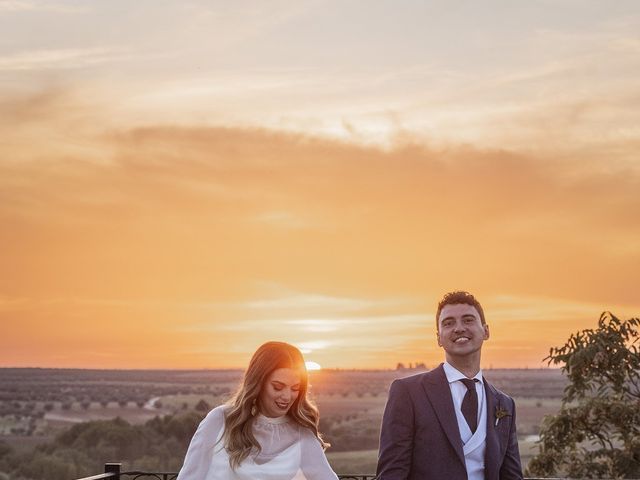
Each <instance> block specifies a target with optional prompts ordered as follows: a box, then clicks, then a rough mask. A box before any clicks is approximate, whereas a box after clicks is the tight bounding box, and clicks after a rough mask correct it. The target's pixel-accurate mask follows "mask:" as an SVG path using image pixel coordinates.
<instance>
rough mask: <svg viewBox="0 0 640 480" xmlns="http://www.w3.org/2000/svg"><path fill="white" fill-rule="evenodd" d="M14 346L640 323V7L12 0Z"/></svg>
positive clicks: (234, 349) (6, 238) (7, 35)
mask: <svg viewBox="0 0 640 480" xmlns="http://www.w3.org/2000/svg"><path fill="white" fill-rule="evenodd" d="M0 31H1V32H2V34H1V35H0V222H1V223H0V273H1V275H0V322H1V325H2V330H1V334H0V366H5V367H8V366H40V367H82V368H222V367H243V366H245V365H246V363H247V362H248V359H249V357H250V355H251V353H252V352H253V351H254V350H255V349H256V348H257V347H258V346H259V345H260V344H261V343H263V342H265V341H267V340H284V341H288V342H291V343H294V344H295V345H297V346H298V347H300V348H301V349H302V350H303V351H304V352H305V356H306V358H307V359H308V360H310V361H315V362H318V363H319V364H320V365H322V366H323V367H329V368H336V367H337V368H394V367H395V365H396V363H397V362H404V363H409V362H418V361H419V362H425V363H427V365H429V366H433V365H435V364H437V363H438V362H439V361H440V360H441V359H442V356H443V355H442V352H441V350H440V349H439V348H438V347H437V344H436V341H435V320H434V315H435V309H436V305H437V302H438V300H439V299H440V297H441V296H442V295H443V294H444V293H445V292H447V291H450V290H455V289H464V290H469V291H471V292H473V293H474V294H475V295H476V296H477V297H478V298H479V299H480V301H481V302H482V304H483V306H484V308H485V313H486V316H487V321H488V323H489V325H490V329H491V338H490V340H489V341H488V342H487V343H486V344H485V347H484V351H483V365H484V366H485V367H486V368H488V367H491V366H493V367H531V368H533V367H539V366H543V365H545V364H544V363H543V362H542V359H543V357H545V356H546V355H547V353H548V351H549V348H550V347H552V346H557V345H561V344H563V343H564V341H565V340H566V339H567V337H568V335H569V334H570V333H571V332H574V331H576V330H579V329H583V328H595V327H596V325H597V320H598V318H599V316H600V313H601V312H602V311H604V310H610V311H612V312H613V313H614V314H616V315H618V316H620V317H631V316H634V317H637V316H640V294H639V291H640V289H639V287H638V275H639V273H640V158H639V155H640V34H639V33H638V32H640V2H637V1H635V0H629V1H624V0H617V1H616V2H603V1H589V0H584V1H579V0H554V1H551V0H532V1H520V2H514V1H508V0H502V1H497V0H490V1H489V0H487V1H483V0H478V1H451V0H446V1H444V0H443V1H404V2H397V1H370V0H366V1H364V0H363V1H349V0H348V1H333V2H332V1H240V2H224V1H220V2H217V1H204V0H202V1H184V0H182V1H178V0H175V1H171V0H167V1H157V0H137V1H135V2H130V1H124V0H123V1H116V0H109V1H97V0H84V1H56V0H42V1H36V0H0Z"/></svg>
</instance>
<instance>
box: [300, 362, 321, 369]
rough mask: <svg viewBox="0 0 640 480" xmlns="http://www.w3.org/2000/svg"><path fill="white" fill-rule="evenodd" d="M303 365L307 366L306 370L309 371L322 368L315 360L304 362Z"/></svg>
mask: <svg viewBox="0 0 640 480" xmlns="http://www.w3.org/2000/svg"><path fill="white" fill-rule="evenodd" d="M304 364H305V366H306V367H307V370H309V371H315V370H322V366H321V365H320V364H319V363H317V362H310V361H307V362H304Z"/></svg>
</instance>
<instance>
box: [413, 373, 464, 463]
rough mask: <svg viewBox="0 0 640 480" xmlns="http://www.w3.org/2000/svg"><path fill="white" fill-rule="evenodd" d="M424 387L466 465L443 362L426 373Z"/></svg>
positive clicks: (446, 432)
mask: <svg viewBox="0 0 640 480" xmlns="http://www.w3.org/2000/svg"><path fill="white" fill-rule="evenodd" d="M422 387H423V389H424V391H425V393H426V395H427V398H428V399H429V402H430V403H431V406H432V407H433V410H434V412H435V413H436V416H437V417H438V421H439V422H440V425H441V426H442V430H444V433H445V434H446V435H447V438H448V439H449V442H450V443H451V445H452V446H453V449H454V450H455V451H456V454H457V455H458V458H459V459H460V461H461V462H462V464H463V465H464V464H465V461H464V452H463V450H462V439H461V438H460V430H459V429H458V420H457V418H456V412H455V411H454V409H453V398H452V397H451V389H450V388H449V382H448V381H447V376H446V375H445V373H444V369H443V368H442V364H441V365H440V366H439V367H438V368H435V369H433V370H431V371H430V372H427V373H425V374H424V378H423V380H422Z"/></svg>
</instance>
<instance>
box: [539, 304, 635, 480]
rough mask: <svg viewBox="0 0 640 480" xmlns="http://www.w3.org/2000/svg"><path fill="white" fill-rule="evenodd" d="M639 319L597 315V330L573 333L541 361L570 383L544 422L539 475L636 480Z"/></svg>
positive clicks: (540, 446) (606, 314) (609, 314)
mask: <svg viewBox="0 0 640 480" xmlns="http://www.w3.org/2000/svg"><path fill="white" fill-rule="evenodd" d="M639 327H640V319H638V318H631V319H629V320H620V319H619V318H617V317H615V316H614V315H612V314H611V313H608V312H605V313H603V314H602V315H601V316H600V321H599V322H598V328H597V329H596V330H593V329H587V330H582V331H580V332H577V333H574V334H572V335H571V336H570V337H569V340H568V341H567V343H566V344H565V345H563V346H562V347H556V348H552V349H551V350H550V352H549V356H548V357H546V358H545V360H548V362H549V364H550V365H551V364H553V365H561V366H562V371H563V372H564V373H565V374H566V375H567V378H568V380H569V383H568V385H567V387H566V388H565V391H564V397H563V400H562V408H561V410H560V412H559V413H558V414H557V415H554V416H549V417H546V418H545V421H544V423H543V425H542V428H541V430H540V443H539V449H540V452H539V454H538V455H537V456H536V457H534V458H533V459H532V460H531V461H530V463H529V466H528V473H529V474H532V475H538V476H557V475H560V476H562V475H566V476H570V477H582V478H640V350H639V344H640V332H639Z"/></svg>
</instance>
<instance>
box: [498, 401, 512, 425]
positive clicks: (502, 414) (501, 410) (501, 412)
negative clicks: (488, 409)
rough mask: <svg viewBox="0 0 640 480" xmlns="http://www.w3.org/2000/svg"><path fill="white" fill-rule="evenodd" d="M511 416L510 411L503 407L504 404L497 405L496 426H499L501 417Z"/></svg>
mask: <svg viewBox="0 0 640 480" xmlns="http://www.w3.org/2000/svg"><path fill="white" fill-rule="evenodd" d="M510 416H511V414H510V413H509V412H508V411H506V410H505V409H504V408H502V405H498V406H497V407H496V425H495V426H496V427H497V426H498V422H500V419H501V418H504V417H510Z"/></svg>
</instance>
